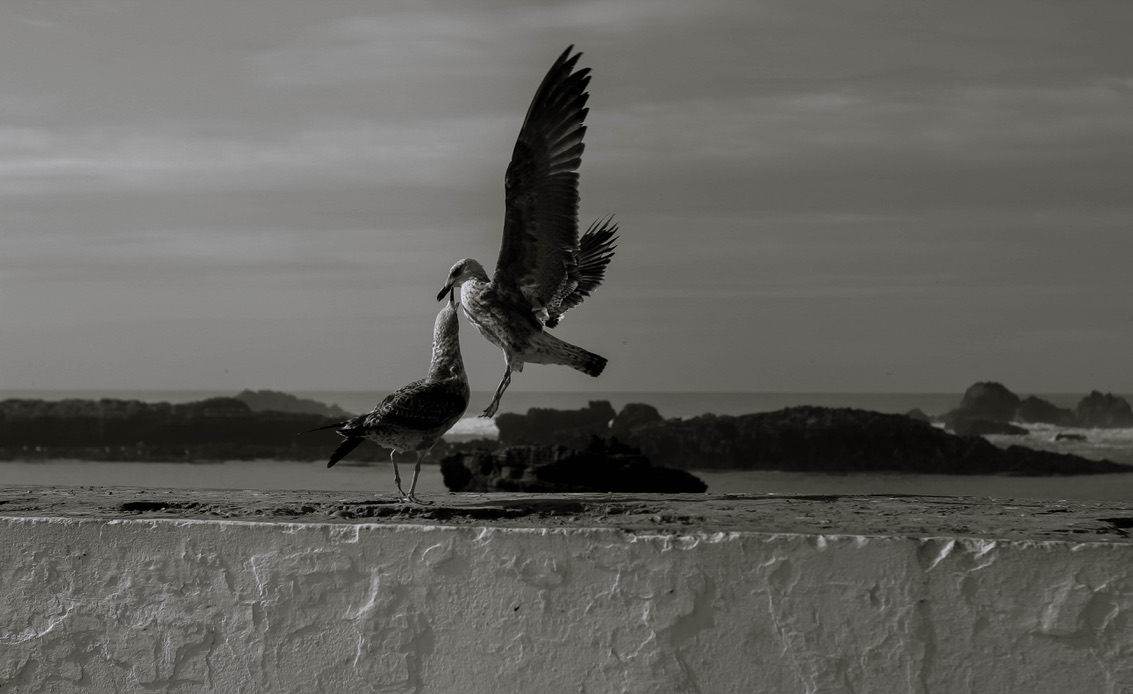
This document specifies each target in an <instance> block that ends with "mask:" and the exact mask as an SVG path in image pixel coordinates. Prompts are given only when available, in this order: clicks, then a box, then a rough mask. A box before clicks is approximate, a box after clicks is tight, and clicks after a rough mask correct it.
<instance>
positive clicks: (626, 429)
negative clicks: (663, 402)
mask: <svg viewBox="0 0 1133 694" xmlns="http://www.w3.org/2000/svg"><path fill="white" fill-rule="evenodd" d="M663 421H665V418H664V417H662V416H661V413H660V412H658V411H657V408H656V407H654V406H652V405H646V404H643V403H639V402H631V403H629V404H627V405H626V406H625V407H623V408H622V411H621V412H619V413H618V415H617V416H616V417H614V421H613V422H612V423H611V424H610V433H611V434H613V435H614V437H615V438H618V439H622V440H625V439H626V438H627V437H629V436H631V435H632V432H633V430H634V429H635V428H637V427H639V426H644V425H646V424H654V423H656V422H663Z"/></svg>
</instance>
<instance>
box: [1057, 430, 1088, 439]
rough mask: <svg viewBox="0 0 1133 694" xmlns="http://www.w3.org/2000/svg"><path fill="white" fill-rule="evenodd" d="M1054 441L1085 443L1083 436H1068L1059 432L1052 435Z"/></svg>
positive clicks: (1084, 436)
mask: <svg viewBox="0 0 1133 694" xmlns="http://www.w3.org/2000/svg"><path fill="white" fill-rule="evenodd" d="M1054 440H1055V441H1085V440H1086V435H1085V434H1069V433H1067V432H1064V431H1063V432H1059V433H1057V434H1055V435H1054Z"/></svg>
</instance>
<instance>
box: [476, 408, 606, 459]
mask: <svg viewBox="0 0 1133 694" xmlns="http://www.w3.org/2000/svg"><path fill="white" fill-rule="evenodd" d="M615 414H616V412H614V407H613V405H611V404H610V403H609V402H607V401H605V400H592V401H590V404H589V405H587V406H586V407H584V408H582V409H580V410H552V409H544V408H541V407H532V408H531V409H529V410H527V414H525V415H523V414H514V413H511V412H505V413H504V414H499V415H496V428H497V429H498V430H499V432H500V435H499V441H500V445H501V446H528V445H546V446H567V447H569V448H575V449H584V448H586V447H587V446H589V445H590V441H591V439H592V438H594V437H595V436H598V437H605V436H606V435H607V434H609V432H610V421H611V420H612V419H614V415H615Z"/></svg>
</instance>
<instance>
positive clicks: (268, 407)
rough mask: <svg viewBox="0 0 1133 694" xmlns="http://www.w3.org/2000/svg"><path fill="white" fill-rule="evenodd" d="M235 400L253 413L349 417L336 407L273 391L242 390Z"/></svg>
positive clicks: (344, 411)
mask: <svg viewBox="0 0 1133 694" xmlns="http://www.w3.org/2000/svg"><path fill="white" fill-rule="evenodd" d="M236 399H237V400H239V401H241V402H243V403H244V404H245V405H247V406H248V408H249V409H250V410H252V411H253V412H296V413H300V414H317V415H320V416H323V417H349V416H350V413H349V412H347V411H346V410H344V409H342V408H341V407H339V406H338V405H326V404H323V403H321V402H319V401H317V400H311V399H309V398H300V397H296V396H294V395H292V394H290V393H280V392H279V391H275V390H242V391H240V392H239V393H238V394H237V395H236Z"/></svg>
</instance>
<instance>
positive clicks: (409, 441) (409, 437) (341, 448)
mask: <svg viewBox="0 0 1133 694" xmlns="http://www.w3.org/2000/svg"><path fill="white" fill-rule="evenodd" d="M459 332H460V324H459V321H458V320H457V315H456V307H455V305H454V304H453V302H451V301H450V302H449V303H447V304H445V306H444V308H442V309H441V311H440V313H438V314H437V320H436V323H435V325H434V327H433V358H432V362H431V363H430V365H429V374H428V375H427V376H425V378H422V379H421V380H419V381H414V382H412V383H410V384H409V385H407V386H404V387H402V388H399V389H397V390H396V391H394V392H392V393H390V394H389V395H387V396H386V398H385V399H384V400H382V401H381V402H380V403H378V406H377V407H375V408H374V409H373V410H372V411H371V412H369V413H367V414H364V415H359V416H357V417H354V418H353V419H348V420H346V421H345V422H336V423H335V424H330V425H327V426H324V427H318V429H311V431H318V430H319V429H334V430H335V431H336V433H338V434H339V435H340V436H342V437H343V438H344V440H343V441H342V443H340V444H339V445H338V448H336V449H335V451H334V453H332V454H331V456H330V462H328V463H327V467H333V466H334V464H335V463H337V462H338V461H340V460H342V459H343V458H345V457H346V455H347V454H348V453H350V451H352V450H354V449H355V448H357V447H358V446H359V445H361V443H362V442H363V441H365V440H366V439H369V440H371V441H374V442H375V443H378V444H380V445H382V446H386V447H387V448H391V449H392V450H391V451H390V454H389V458H390V460H391V461H392V462H393V481H394V484H396V485H397V493H398V494H399V495H400V497H401V500H402V501H408V502H416V503H427V502H423V501H421V500H420V499H418V498H417V496H416V490H417V477H418V476H419V475H420V474H421V456H423V455H424V454H425V453H426V452H427V451H428V450H429V449H430V448H432V447H433V445H434V444H436V443H437V441H439V440H440V439H441V436H443V435H444V434H445V432H447V431H448V430H449V429H451V428H452V425H454V424H456V422H457V420H459V419H460V417H461V415H463V414H464V411H465V410H466V409H467V408H468V398H469V395H470V392H469V390H468V375H467V374H466V373H465V371H464V360H463V359H461V356H460V335H459ZM403 451H413V452H414V453H415V454H416V455H417V461H416V464H415V465H414V466H413V482H412V483H411V484H410V485H409V493H408V494H406V493H405V492H404V491H402V489H401V473H400V471H399V470H398V469H397V460H396V459H395V458H394V456H395V454H397V453H400V452H403Z"/></svg>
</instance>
